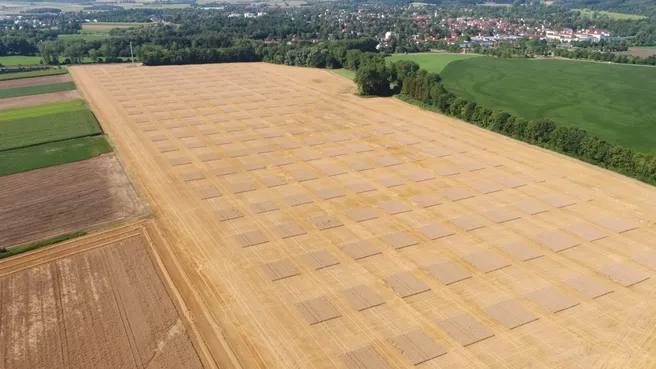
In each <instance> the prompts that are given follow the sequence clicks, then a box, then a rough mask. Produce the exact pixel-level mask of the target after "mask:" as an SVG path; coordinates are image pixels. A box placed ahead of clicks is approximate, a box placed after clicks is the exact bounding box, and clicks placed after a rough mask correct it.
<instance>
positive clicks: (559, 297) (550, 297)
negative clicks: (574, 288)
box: [526, 287, 579, 313]
mask: <svg viewBox="0 0 656 369" xmlns="http://www.w3.org/2000/svg"><path fill="white" fill-rule="evenodd" d="M526 297H527V298H528V299H529V300H531V301H533V302H534V303H536V304H538V305H540V306H542V307H543V308H545V309H547V310H549V311H551V312H552V313H558V312H560V311H563V310H565V309H569V308H571V307H574V306H576V305H578V304H579V302H578V301H576V300H574V299H573V298H571V297H569V296H568V295H566V294H564V293H562V292H560V291H558V290H557V289H555V288H553V287H544V288H542V289H539V290H536V291H533V292H529V293H528V294H526Z"/></svg>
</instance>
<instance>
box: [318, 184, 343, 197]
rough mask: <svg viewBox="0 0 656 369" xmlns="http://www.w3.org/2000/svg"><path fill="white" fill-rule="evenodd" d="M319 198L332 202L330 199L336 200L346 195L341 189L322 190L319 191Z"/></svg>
mask: <svg viewBox="0 0 656 369" xmlns="http://www.w3.org/2000/svg"><path fill="white" fill-rule="evenodd" d="M316 192H317V196H319V197H320V198H322V199H324V200H330V199H336V198H338V197H342V196H345V195H346V194H345V193H344V190H342V189H340V188H333V187H330V188H322V189H320V190H317V191H316Z"/></svg>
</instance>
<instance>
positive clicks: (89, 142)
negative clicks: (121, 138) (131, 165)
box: [0, 123, 112, 176]
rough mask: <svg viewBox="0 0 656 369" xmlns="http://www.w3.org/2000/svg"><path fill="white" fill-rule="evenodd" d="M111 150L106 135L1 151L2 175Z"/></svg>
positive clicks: (0, 168)
mask: <svg viewBox="0 0 656 369" xmlns="http://www.w3.org/2000/svg"><path fill="white" fill-rule="evenodd" d="M0 124H2V123H0ZM111 151H112V147H111V146H110V145H109V142H107V140H106V139H105V136H93V137H84V138H75V139H71V140H65V141H57V142H51V143H47V144H43V145H36V146H29V147H23V148H20V149H13V150H6V151H0V176H6V175H10V174H15V173H21V172H27V171H29V170H34V169H40V168H46V167H51V166H54V165H59V164H66V163H72V162H76V161H80V160H86V159H90V158H93V157H96V156H99V155H101V154H105V153H108V152H111Z"/></svg>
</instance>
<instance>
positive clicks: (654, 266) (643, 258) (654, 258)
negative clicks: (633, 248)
mask: <svg viewBox="0 0 656 369" xmlns="http://www.w3.org/2000/svg"><path fill="white" fill-rule="evenodd" d="M633 261H635V262H636V263H639V264H642V265H644V266H646V267H647V268H649V269H651V270H656V251H653V250H650V251H645V252H642V253H640V254H638V255H636V256H634V257H633Z"/></svg>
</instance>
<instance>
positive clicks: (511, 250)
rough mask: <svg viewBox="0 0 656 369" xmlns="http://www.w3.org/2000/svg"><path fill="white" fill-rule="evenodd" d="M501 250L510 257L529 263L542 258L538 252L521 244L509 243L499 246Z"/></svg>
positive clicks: (541, 254)
mask: <svg viewBox="0 0 656 369" xmlns="http://www.w3.org/2000/svg"><path fill="white" fill-rule="evenodd" d="M499 248H501V250H503V251H505V252H506V253H508V254H510V256H512V257H514V258H515V259H519V260H521V261H529V260H533V259H537V258H539V257H541V256H544V254H543V253H541V252H540V251H538V250H536V249H534V248H532V247H530V246H528V245H526V244H525V243H523V242H519V241H517V242H509V243H506V244H503V245H501V246H499Z"/></svg>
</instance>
